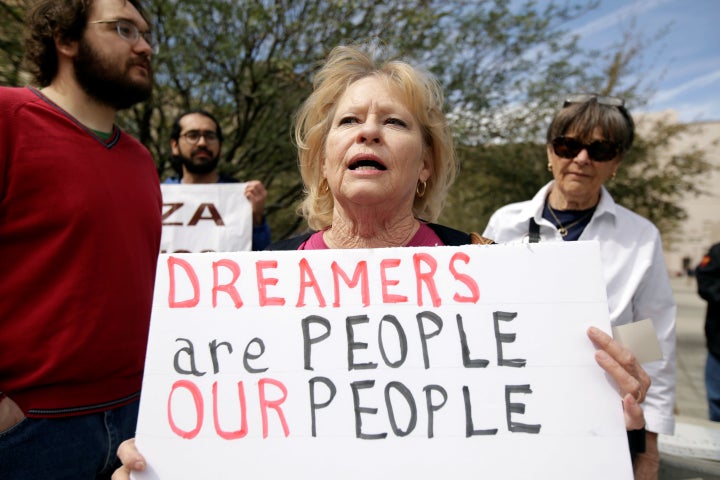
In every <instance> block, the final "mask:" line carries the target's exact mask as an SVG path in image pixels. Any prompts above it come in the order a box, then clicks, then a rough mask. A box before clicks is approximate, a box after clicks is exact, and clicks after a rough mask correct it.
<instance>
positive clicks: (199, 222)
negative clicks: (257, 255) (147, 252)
mask: <svg viewBox="0 0 720 480" xmlns="http://www.w3.org/2000/svg"><path fill="white" fill-rule="evenodd" d="M245 186H246V184H245V183H209V184H191V185H185V184H162V185H161V186H160V187H161V190H162V196H163V212H162V222H163V226H162V239H161V241H160V251H161V252H162V253H178V252H183V253H196V252H237V251H245V250H251V249H252V205H251V204H250V201H249V200H248V199H247V198H245Z"/></svg>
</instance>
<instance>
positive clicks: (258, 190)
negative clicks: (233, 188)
mask: <svg viewBox="0 0 720 480" xmlns="http://www.w3.org/2000/svg"><path fill="white" fill-rule="evenodd" d="M245 197H246V198H247V199H248V200H250V202H251V203H252V204H253V206H254V205H255V204H256V203H259V202H261V203H262V204H263V205H264V204H265V199H266V198H267V190H265V185H263V183H262V182H261V181H260V180H250V181H249V182H247V185H246V186H245Z"/></svg>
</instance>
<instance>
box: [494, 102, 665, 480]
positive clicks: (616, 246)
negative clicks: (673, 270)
mask: <svg viewBox="0 0 720 480" xmlns="http://www.w3.org/2000/svg"><path fill="white" fill-rule="evenodd" d="M634 133H635V124H634V122H633V120H632V117H631V116H630V114H629V113H628V111H627V110H626V109H625V106H624V101H623V100H622V99H620V98H615V97H603V96H598V95H591V94H578V95H571V96H569V97H568V98H567V99H566V100H565V103H564V104H563V107H562V109H560V111H559V112H557V113H556V114H555V117H554V118H553V120H552V123H551V124H550V127H549V128H548V131H547V157H548V170H550V171H551V172H552V175H553V180H552V181H551V182H549V183H548V184H547V185H545V186H544V187H542V188H541V189H540V191H539V192H538V193H537V194H536V195H535V196H534V197H533V198H532V200H529V201H525V202H520V203H513V204H510V205H506V206H504V207H502V208H500V209H499V210H498V211H497V212H495V213H494V214H493V216H492V217H491V218H490V222H489V223H488V226H487V227H486V229H485V232H484V233H483V235H484V236H486V237H488V238H492V239H494V240H495V241H496V242H498V243H508V242H514V241H526V242H531V243H532V242H538V241H543V242H545V241H551V242H552V241H575V240H597V241H598V242H599V244H600V250H601V256H602V262H603V270H604V277H605V284H606V288H607V297H608V308H609V313H610V320H611V323H612V325H613V326H617V325H622V324H627V323H630V322H635V321H639V320H643V319H646V318H649V319H650V320H651V321H652V322H653V325H654V327H655V331H656V334H657V336H658V340H659V341H660V346H661V349H662V353H663V359H662V360H658V361H654V362H648V363H646V364H645V365H643V367H644V368H645V370H647V372H648V373H649V374H650V377H651V380H652V384H651V386H650V389H649V390H648V393H647V397H646V399H645V401H644V403H643V409H644V411H645V421H646V427H645V428H646V429H647V432H646V433H643V431H642V430H640V431H633V432H629V433H628V437H629V438H630V446H631V449H632V450H633V465H634V468H635V478H643V479H644V478H652V479H654V478H657V475H658V467H659V453H658V449H657V434H658V433H663V434H672V433H673V431H674V428H675V421H674V416H673V407H674V403H675V301H674V299H673V294H672V290H671V287H670V281H669V278H668V273H667V268H666V266H665V260H664V257H663V251H662V244H661V240H660V234H659V232H658V230H657V228H655V226H654V225H653V224H652V223H651V222H650V221H648V220H646V219H645V218H643V217H641V216H639V215H637V214H636V213H633V212H632V211H630V210H628V209H626V208H624V207H622V206H620V205H618V204H616V203H615V202H614V201H613V199H612V197H611V196H610V194H609V193H608V191H607V190H606V189H605V187H604V185H605V182H608V181H611V180H612V178H614V177H615V174H616V172H617V170H618V168H620V167H621V164H622V159H623V155H625V153H626V152H627V151H628V150H629V149H630V146H631V145H632V143H633V137H634ZM558 268H559V269H563V268H568V269H569V268H573V267H572V265H558ZM643 440H644V442H643ZM643 443H645V445H643Z"/></svg>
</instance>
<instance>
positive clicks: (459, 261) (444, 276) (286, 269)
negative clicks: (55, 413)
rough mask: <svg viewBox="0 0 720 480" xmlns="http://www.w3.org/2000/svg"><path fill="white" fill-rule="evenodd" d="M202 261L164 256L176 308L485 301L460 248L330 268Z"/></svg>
mask: <svg viewBox="0 0 720 480" xmlns="http://www.w3.org/2000/svg"><path fill="white" fill-rule="evenodd" d="M383 250H386V251H387V252H392V251H393V250H394V249H383ZM395 251H397V250H395ZM281 253H286V252H281ZM203 255H208V254H202V255H200V256H182V255H180V256H177V255H170V256H168V257H166V258H167V262H166V265H167V271H166V272H160V273H161V274H167V279H168V282H169V283H168V296H167V299H168V300H167V301H168V306H169V307H170V308H194V307H197V306H199V305H201V303H202V304H204V305H205V306H212V308H217V307H218V305H219V304H221V305H222V306H227V305H231V306H234V307H235V308H238V309H239V308H241V307H242V306H243V305H244V304H245V303H246V302H250V303H252V304H254V305H258V306H260V307H273V306H284V305H294V306H295V307H305V306H308V307H322V308H325V307H330V308H343V307H347V306H349V305H351V304H354V305H357V304H361V305H362V306H365V307H367V306H369V305H371V304H374V305H380V304H385V305H387V304H410V305H419V306H423V305H428V306H430V305H432V306H433V307H439V306H441V305H442V304H443V303H446V304H447V303H477V302H478V301H479V300H480V287H479V286H478V284H477V282H476V281H475V279H474V278H473V277H472V276H470V275H469V272H470V271H471V265H470V260H471V259H470V256H469V255H468V254H467V253H465V252H463V251H457V250H452V254H451V255H439V256H435V255H433V254H431V253H428V252H418V253H413V254H412V255H398V256H396V257H393V256H392V255H384V256H381V255H370V256H368V259H362V258H358V257H357V256H355V257H350V256H348V258H346V259H343V258H341V259H340V261H337V260H333V261H332V262H330V261H329V260H326V261H321V260H319V257H317V256H313V255H307V256H303V257H301V258H300V260H299V261H298V257H297V256H287V255H277V256H276V257H273V256H271V255H268V252H265V253H264V255H261V256H260V259H258V258H257V256H252V257H251V256H245V257H240V256H237V255H228V256H227V257H223V258H218V257H213V259H209V258H208V257H204V256H203ZM400 257H402V258H400ZM325 258H327V257H325Z"/></svg>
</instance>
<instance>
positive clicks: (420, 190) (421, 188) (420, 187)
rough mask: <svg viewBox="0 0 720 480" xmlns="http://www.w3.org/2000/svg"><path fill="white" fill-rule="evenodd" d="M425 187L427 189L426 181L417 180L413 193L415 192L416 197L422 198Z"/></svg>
mask: <svg viewBox="0 0 720 480" xmlns="http://www.w3.org/2000/svg"><path fill="white" fill-rule="evenodd" d="M426 189H427V182H426V181H425V180H421V181H419V182H418V184H417V187H415V193H417V196H418V198H422V197H423V196H424V195H425V190H426Z"/></svg>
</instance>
